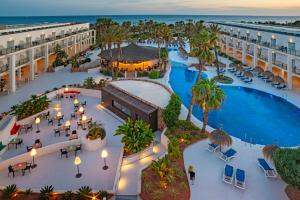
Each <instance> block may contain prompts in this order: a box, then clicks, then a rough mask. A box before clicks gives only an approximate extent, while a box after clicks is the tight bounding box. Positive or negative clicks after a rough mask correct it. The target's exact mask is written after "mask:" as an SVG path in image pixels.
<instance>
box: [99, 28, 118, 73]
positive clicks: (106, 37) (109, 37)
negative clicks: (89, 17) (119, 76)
mask: <svg viewBox="0 0 300 200" xmlns="http://www.w3.org/2000/svg"><path fill="white" fill-rule="evenodd" d="M117 29H118V26H117V25H111V26H109V27H108V28H107V29H106V30H105V32H104V33H103V35H102V37H103V42H104V44H105V46H107V47H108V51H109V65H108V66H109V68H110V69H111V72H112V78H115V76H114V69H113V66H112V58H113V55H112V45H113V44H115V42H116V38H117Z"/></svg>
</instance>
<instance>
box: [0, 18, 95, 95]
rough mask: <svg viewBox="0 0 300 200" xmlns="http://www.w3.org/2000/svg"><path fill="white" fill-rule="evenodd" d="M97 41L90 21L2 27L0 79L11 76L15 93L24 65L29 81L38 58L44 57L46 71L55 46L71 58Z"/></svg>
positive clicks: (12, 88)
mask: <svg viewBox="0 0 300 200" xmlns="http://www.w3.org/2000/svg"><path fill="white" fill-rule="evenodd" d="M95 42H96V33H95V30H90V24H89V23H60V24H47V25H45V24H43V25H34V26H28V27H13V28H9V29H4V30H1V31H0V78H1V79H2V78H3V77H7V75H8V81H7V82H9V90H10V91H12V92H14V91H15V90H16V88H17V86H16V71H17V80H21V79H22V67H24V66H28V65H29V66H30V67H29V68H30V72H29V74H30V80H33V79H34V78H35V75H36V73H37V61H38V60H40V59H43V63H44V65H45V66H44V71H46V70H47V68H48V67H49V56H50V55H51V54H53V53H54V47H55V46H56V45H60V46H61V47H62V48H64V50H65V51H66V52H67V53H68V55H69V56H70V57H71V56H74V55H75V54H76V53H79V52H81V51H84V50H86V49H88V48H89V47H90V46H91V45H93V44H95ZM70 49H71V53H70V52H69V50H70ZM26 81H27V80H26Z"/></svg>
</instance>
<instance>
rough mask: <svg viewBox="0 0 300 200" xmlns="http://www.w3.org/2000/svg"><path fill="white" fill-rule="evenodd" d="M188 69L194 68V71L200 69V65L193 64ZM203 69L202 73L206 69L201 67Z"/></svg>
mask: <svg viewBox="0 0 300 200" xmlns="http://www.w3.org/2000/svg"><path fill="white" fill-rule="evenodd" d="M190 67H195V68H196V69H200V65H199V64H197V63H193V64H191V65H190ZM202 67H203V69H202V70H203V71H206V68H205V67H204V66H202Z"/></svg>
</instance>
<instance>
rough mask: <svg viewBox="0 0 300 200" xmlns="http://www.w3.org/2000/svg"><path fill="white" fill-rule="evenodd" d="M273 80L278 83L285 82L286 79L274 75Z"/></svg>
mask: <svg viewBox="0 0 300 200" xmlns="http://www.w3.org/2000/svg"><path fill="white" fill-rule="evenodd" d="M272 81H273V82H277V83H285V81H284V79H283V78H282V77H280V76H274V77H273V79H272Z"/></svg>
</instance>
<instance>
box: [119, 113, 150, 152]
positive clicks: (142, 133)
mask: <svg viewBox="0 0 300 200" xmlns="http://www.w3.org/2000/svg"><path fill="white" fill-rule="evenodd" d="M115 135H123V138H122V140H121V142H122V143H123V144H124V145H125V147H124V149H125V152H127V153H137V152H140V151H141V150H143V149H144V148H146V147H148V146H149V145H150V144H151V143H152V141H153V139H154V133H153V131H152V130H151V128H150V125H149V124H147V123H145V122H144V121H143V120H141V119H138V120H136V121H133V120H131V119H130V118H128V120H127V122H126V123H124V124H123V125H121V126H119V128H118V130H117V131H116V133H115Z"/></svg>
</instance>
